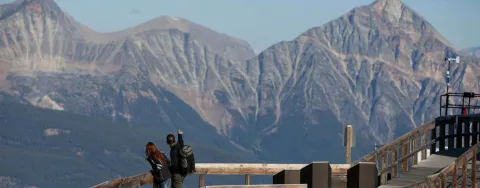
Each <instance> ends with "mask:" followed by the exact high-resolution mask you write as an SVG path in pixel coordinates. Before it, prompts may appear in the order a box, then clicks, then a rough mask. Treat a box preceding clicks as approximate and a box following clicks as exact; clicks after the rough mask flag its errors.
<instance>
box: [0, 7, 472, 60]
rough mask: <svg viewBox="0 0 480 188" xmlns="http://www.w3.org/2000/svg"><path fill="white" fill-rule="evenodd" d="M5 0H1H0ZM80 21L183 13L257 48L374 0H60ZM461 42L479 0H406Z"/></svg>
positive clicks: (102, 22) (111, 24) (114, 25)
mask: <svg viewBox="0 0 480 188" xmlns="http://www.w3.org/2000/svg"><path fill="white" fill-rule="evenodd" d="M0 1H1V0H0ZM56 2H57V3H58V4H59V6H60V7H61V8H62V9H63V10H64V11H66V12H68V13H69V14H70V15H72V16H73V17H74V18H75V19H76V20H78V21H79V22H81V23H83V24H85V25H87V26H88V27H90V28H92V29H94V30H96V31H100V32H111V31H117V30H121V29H125V28H128V27H132V26H135V25H137V24H140V23H142V22H145V21H148V20H150V19H153V18H156V17H159V16H172V17H182V18H185V19H188V20H190V21H193V22H196V23H198V24H201V25H204V26H207V27H209V28H211V29H213V30H215V31H218V32H221V33H225V34H228V35H230V36H234V37H237V38H240V39H243V40H246V41H247V42H249V43H250V45H252V47H253V48H254V49H255V50H256V51H261V50H264V49H265V48H267V47H269V46H270V45H273V44H275V43H277V42H280V41H284V40H292V39H293V38H295V37H296V36H298V35H300V34H301V33H302V32H304V31H306V30H307V29H308V28H311V27H314V26H320V25H323V24H325V23H327V22H328V21H330V20H332V19H335V18H337V17H339V16H341V15H343V14H344V13H346V12H348V11H349V10H351V9H352V8H354V7H357V6H361V5H366V4H369V3H371V2H373V0H56ZM403 2H404V3H405V4H407V5H408V6H409V7H411V8H413V9H414V10H415V11H417V12H419V13H420V14H421V15H422V16H424V17H425V18H426V19H427V20H428V21H429V22H430V23H432V24H433V25H434V26H435V27H436V28H437V29H438V30H439V31H440V33H441V34H443V35H444V36H445V37H446V38H447V39H448V40H449V41H450V42H451V43H452V44H454V45H455V46H456V47H457V48H459V49H462V48H466V47H471V46H480V36H479V34H480V11H479V10H480V0H403Z"/></svg>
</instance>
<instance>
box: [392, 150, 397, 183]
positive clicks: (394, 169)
mask: <svg viewBox="0 0 480 188" xmlns="http://www.w3.org/2000/svg"><path fill="white" fill-rule="evenodd" d="M397 153H398V148H397V147H395V149H394V150H392V178H395V177H397V172H398V155H397Z"/></svg>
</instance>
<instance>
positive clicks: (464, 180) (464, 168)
mask: <svg viewBox="0 0 480 188" xmlns="http://www.w3.org/2000/svg"><path fill="white" fill-rule="evenodd" d="M467 161H468V160H467V159H465V160H464V161H463V164H462V188H466V187H467V176H468V174H467ZM455 168H456V167H455Z"/></svg>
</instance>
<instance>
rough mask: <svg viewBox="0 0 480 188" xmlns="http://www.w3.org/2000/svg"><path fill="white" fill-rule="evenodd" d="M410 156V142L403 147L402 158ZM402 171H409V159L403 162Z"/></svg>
mask: <svg viewBox="0 0 480 188" xmlns="http://www.w3.org/2000/svg"><path fill="white" fill-rule="evenodd" d="M407 155H408V142H407V143H404V144H403V145H402V158H404V157H405V156H407ZM402 171H403V172H406V171H408V158H405V159H403V160H402Z"/></svg>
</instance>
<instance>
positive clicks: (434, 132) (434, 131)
mask: <svg viewBox="0 0 480 188" xmlns="http://www.w3.org/2000/svg"><path fill="white" fill-rule="evenodd" d="M437 125H438V123H437V121H435V127H434V128H433V129H432V130H430V141H433V140H435V139H436V138H437ZM436 151H437V143H436V142H435V143H433V144H431V145H430V155H432V154H434V153H435V152H436Z"/></svg>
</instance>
